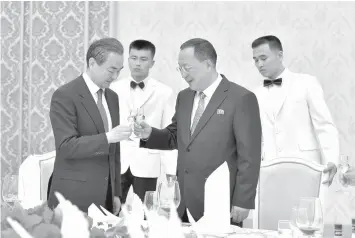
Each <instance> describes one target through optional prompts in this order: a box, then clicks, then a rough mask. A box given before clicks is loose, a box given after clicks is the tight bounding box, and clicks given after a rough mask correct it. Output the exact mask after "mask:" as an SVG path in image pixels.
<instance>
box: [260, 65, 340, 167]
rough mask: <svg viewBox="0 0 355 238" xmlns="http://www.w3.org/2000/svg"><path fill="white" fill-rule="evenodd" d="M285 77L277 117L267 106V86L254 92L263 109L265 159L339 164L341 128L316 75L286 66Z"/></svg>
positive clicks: (261, 113) (283, 75) (263, 154)
mask: <svg viewBox="0 0 355 238" xmlns="http://www.w3.org/2000/svg"><path fill="white" fill-rule="evenodd" d="M282 78H283V82H282V87H281V89H282V91H281V93H280V94H279V95H280V99H279V100H277V105H275V106H276V108H277V109H278V110H277V111H276V112H277V113H276V116H275V117H274V116H273V113H271V112H270V111H268V109H267V108H268V107H267V106H266V104H267V103H270V102H268V101H267V100H266V97H267V93H268V91H267V90H268V89H267V88H266V87H264V86H263V85H261V86H260V87H258V88H257V89H256V90H255V91H254V93H255V95H256V96H257V98H258V103H259V108H260V118H261V124H262V157H263V159H264V160H269V159H274V158H277V157H300V158H305V159H309V160H312V161H314V162H316V163H321V164H326V163H328V162H333V163H335V164H336V165H337V161H338V157H339V136H338V130H337V128H336V127H335V125H334V123H333V120H332V117H331V114H330V112H329V109H328V107H327V104H326V102H325V100H324V96H323V90H322V87H321V85H320V84H319V82H318V80H317V78H316V77H314V76H311V75H307V74H299V73H293V72H291V71H289V70H288V69H285V72H284V73H283V74H282ZM273 87H277V86H275V85H274V86H273Z"/></svg>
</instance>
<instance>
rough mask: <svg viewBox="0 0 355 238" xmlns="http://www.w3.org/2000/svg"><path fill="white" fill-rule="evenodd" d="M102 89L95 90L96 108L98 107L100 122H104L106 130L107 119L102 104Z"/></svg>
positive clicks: (106, 129)
mask: <svg viewBox="0 0 355 238" xmlns="http://www.w3.org/2000/svg"><path fill="white" fill-rule="evenodd" d="M102 92H103V90H102V89H99V90H98V91H97V97H98V99H97V108H98V109H99V112H100V114H101V118H102V122H103V123H104V127H105V131H108V120H107V114H106V111H105V108H104V105H103V104H102Z"/></svg>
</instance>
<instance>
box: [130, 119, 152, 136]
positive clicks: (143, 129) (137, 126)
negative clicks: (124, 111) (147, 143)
mask: <svg viewBox="0 0 355 238" xmlns="http://www.w3.org/2000/svg"><path fill="white" fill-rule="evenodd" d="M151 133H152V127H151V126H150V125H148V124H147V123H146V122H145V121H141V122H140V123H138V122H135V123H134V134H135V135H136V136H138V137H139V138H141V139H148V138H149V136H150V134H151Z"/></svg>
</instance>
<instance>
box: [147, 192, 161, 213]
mask: <svg viewBox="0 0 355 238" xmlns="http://www.w3.org/2000/svg"><path fill="white" fill-rule="evenodd" d="M144 205H145V207H146V208H147V210H148V211H154V210H157V209H158V195H157V192H155V191H146V192H145V196H144Z"/></svg>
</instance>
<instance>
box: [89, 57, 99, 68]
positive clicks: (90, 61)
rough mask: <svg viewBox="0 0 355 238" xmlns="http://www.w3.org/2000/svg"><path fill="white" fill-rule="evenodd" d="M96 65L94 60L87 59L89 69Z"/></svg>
mask: <svg viewBox="0 0 355 238" xmlns="http://www.w3.org/2000/svg"><path fill="white" fill-rule="evenodd" d="M95 64H97V63H96V60H95V59H94V58H90V59H89V68H92V67H93V66H94V65H95Z"/></svg>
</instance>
